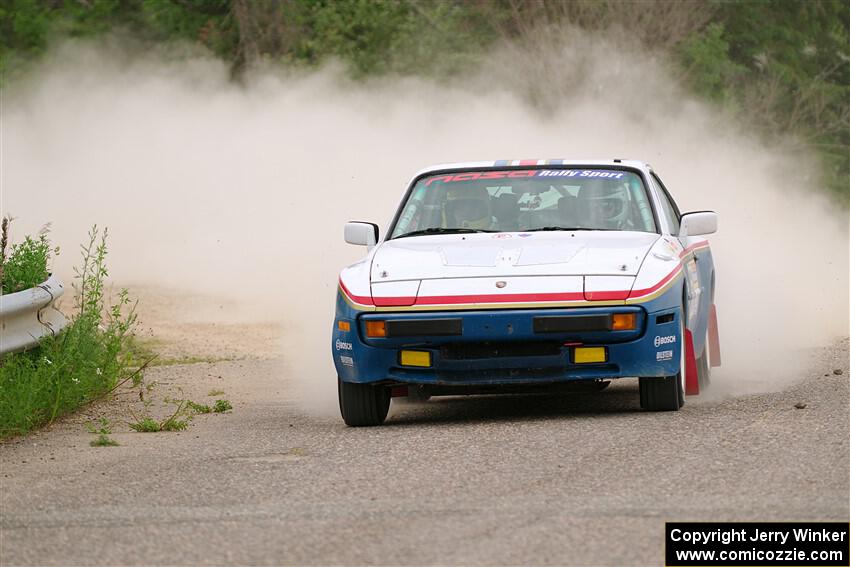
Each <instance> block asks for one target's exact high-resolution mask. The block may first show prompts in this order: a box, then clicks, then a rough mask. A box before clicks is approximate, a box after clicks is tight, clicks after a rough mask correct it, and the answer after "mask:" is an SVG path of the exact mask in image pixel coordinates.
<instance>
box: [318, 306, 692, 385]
mask: <svg viewBox="0 0 850 567" xmlns="http://www.w3.org/2000/svg"><path fill="white" fill-rule="evenodd" d="M615 313H633V314H634V315H635V317H636V320H637V326H636V327H637V328H636V329H634V330H622V331H618V330H604V329H603V330H588V329H581V330H571V331H564V330H554V331H553V330H552V329H542V328H541V325H540V322H539V319H541V318H547V317H563V316H578V317H587V318H589V319H593V318H594V317H596V318H597V320H598V318H599V317H603V318H604V317H606V316H609V315H612V314H615ZM681 317H682V314H681V312H680V308H679V307H670V306H669V305H667V306H665V308H662V309H660V310H658V311H647V310H646V309H645V308H644V307H641V306H616V307H581V308H558V309H506V310H492V311H444V312H427V313H422V312H399V313H393V312H377V313H376V312H359V311H355V310H353V309H351V308H350V307H349V306H348V304H346V303H345V302H344V301H342V300H338V302H337V317H336V321H335V322H334V331H333V339H332V352H333V358H334V364H335V366H336V369H337V373H338V375H339V377H340V379H341V380H343V381H345V382H354V383H376V382H385V383H388V384H423V385H441V386H451V385H457V386H475V385H500V384H505V385H510V384H514V385H518V384H547V383H559V382H566V381H572V380H603V379H604V380H607V379H613V378H622V377H661V376H672V375H675V374H676V373H678V372H679V368H680V352H681V346H682V337H681V336H680V329H681ZM446 319H450V320H451V322H452V324H451V325H448V326H447V327H449V328H451V330H452V332H450V333H444V334H436V335H414V336H411V334H410V333H409V332H407V333H403V335H404V336H398V335H397V336H392V333H388V334H390V335H391V336H388V337H381V338H369V337H367V336H366V322H367V321H384V322H386V323H388V324H390V325H391V324H392V323H390V322H391V321H401V322H415V323H417V324H421V323H424V326H422V325H420V327H419V328H422V329H426V331H428V330H434V331H435V332H437V331H439V329H435V328H434V327H429V326H428V324H429V322H434V321H435V320H437V321H442V322H444V321H445V320H446ZM458 320H460V322H458ZM340 322H342V325H340ZM591 326H592V325H591ZM458 327H459V328H460V329H458ZM346 328H347V329H348V330H344V329H346ZM387 328H388V329H389V328H390V327H389V326H388V327H387ZM577 347H579V348H580V347H603V348H604V349H605V351H606V359H605V361H604V362H593V363H576V362H574V356H575V349H576V348H577ZM402 350H414V351H419V352H428V353H429V354H430V366H428V367H427V368H422V367H415V366H407V365H403V364H402V361H401V357H400V351H402Z"/></svg>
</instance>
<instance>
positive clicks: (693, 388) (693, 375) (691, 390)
mask: <svg viewBox="0 0 850 567" xmlns="http://www.w3.org/2000/svg"><path fill="white" fill-rule="evenodd" d="M684 347H685V394H687V395H688V396H696V395H697V394H699V374H697V358H696V355H695V354H694V335H693V334H692V333H691V331H690V330H689V329H685V345H684Z"/></svg>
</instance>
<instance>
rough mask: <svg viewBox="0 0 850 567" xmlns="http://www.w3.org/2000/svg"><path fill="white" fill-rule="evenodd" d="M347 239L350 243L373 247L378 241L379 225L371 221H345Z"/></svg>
mask: <svg viewBox="0 0 850 567" xmlns="http://www.w3.org/2000/svg"><path fill="white" fill-rule="evenodd" d="M345 241H346V242H348V243H349V244H356V245H358V246H367V247H369V248H372V247H374V246H375V244H377V243H378V225H376V224H375V223H371V222H360V221H351V222H347V223H345Z"/></svg>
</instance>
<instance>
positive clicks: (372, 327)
mask: <svg viewBox="0 0 850 567" xmlns="http://www.w3.org/2000/svg"><path fill="white" fill-rule="evenodd" d="M366 336H367V337H386V336H387V325H386V321H366Z"/></svg>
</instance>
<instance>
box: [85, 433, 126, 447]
mask: <svg viewBox="0 0 850 567" xmlns="http://www.w3.org/2000/svg"><path fill="white" fill-rule="evenodd" d="M89 445H91V446H92V447H117V446H118V445H120V443H119V442H118V441H116V440H115V439H113V438H112V437H110V436H109V435H98V437H97V439H94V440H92V441H90V442H89Z"/></svg>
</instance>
